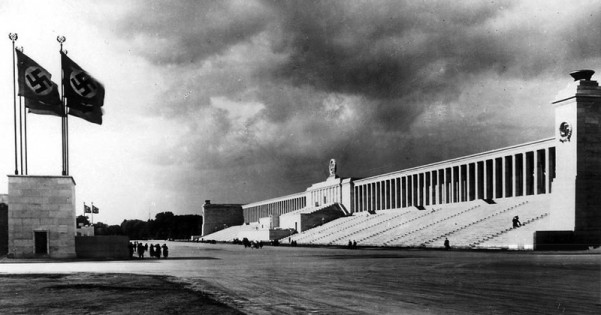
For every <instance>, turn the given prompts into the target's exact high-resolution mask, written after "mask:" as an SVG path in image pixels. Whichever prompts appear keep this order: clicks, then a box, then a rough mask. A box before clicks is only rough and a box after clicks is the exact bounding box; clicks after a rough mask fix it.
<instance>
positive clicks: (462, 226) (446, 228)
mask: <svg viewBox="0 0 601 315" xmlns="http://www.w3.org/2000/svg"><path fill="white" fill-rule="evenodd" d="M527 203H528V201H527V200H525V201H523V202H521V203H519V204H516V205H513V206H510V207H503V205H498V206H497V207H494V208H496V209H490V208H491V207H485V208H484V209H485V210H486V212H484V215H482V213H473V215H472V219H471V220H462V221H459V222H454V223H455V224H454V225H449V224H443V225H439V226H436V229H435V230H434V231H432V232H434V233H436V234H434V236H432V234H430V237H429V238H427V240H426V241H425V242H423V243H421V244H420V246H426V247H431V244H432V243H434V242H436V241H439V240H442V239H444V238H445V237H448V236H451V235H453V234H455V233H458V232H461V231H464V230H467V229H470V230H471V229H472V226H474V225H477V224H482V223H485V222H486V221H487V220H490V219H492V218H494V217H495V216H498V215H501V214H503V213H506V212H509V211H512V210H515V209H516V208H518V207H521V206H523V205H525V204H527ZM499 206H501V208H502V209H501V210H497V209H498V208H499ZM490 210H493V211H495V210H496V211H495V212H494V213H492V214H488V215H487V213H489V211H490ZM465 222H467V223H465ZM441 231H442V233H441ZM435 247H438V246H435Z"/></svg>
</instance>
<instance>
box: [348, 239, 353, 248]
mask: <svg viewBox="0 0 601 315" xmlns="http://www.w3.org/2000/svg"><path fill="white" fill-rule="evenodd" d="M348 248H353V242H351V240H348Z"/></svg>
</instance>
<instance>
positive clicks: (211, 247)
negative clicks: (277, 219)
mask: <svg viewBox="0 0 601 315" xmlns="http://www.w3.org/2000/svg"><path fill="white" fill-rule="evenodd" d="M162 243H163V242H161V244H162ZM167 244H168V245H169V247H170V257H169V259H161V260H157V259H144V260H131V261H27V260H11V259H1V260H0V282H1V283H2V284H3V288H6V287H8V286H7V284H10V286H11V287H12V288H13V289H11V290H10V291H9V292H7V290H6V289H5V290H4V291H0V294H1V295H0V309H5V306H6V305H9V304H10V303H12V302H11V301H13V300H11V299H13V297H11V295H10V292H17V290H19V288H21V289H23V288H24V286H25V287H26V286H27V284H26V283H31V284H32V285H30V288H29V290H22V291H19V292H22V294H23V295H24V296H21V297H20V299H21V301H25V302H28V303H29V304H27V303H25V304H27V305H29V306H31V307H33V305H35V304H36V303H41V301H44V299H43V298H41V296H42V295H40V294H41V293H44V292H53V294H57V296H60V294H63V295H64V301H70V299H69V298H70V297H73V292H74V291H73V290H75V291H78V290H79V291H81V292H90V293H92V295H91V296H89V297H91V298H92V299H91V301H89V302H85V301H84V300H81V299H79V297H78V298H77V299H76V301H77V302H76V303H78V304H85V303H92V302H93V303H95V304H94V305H97V306H98V307H99V306H102V305H104V307H105V309H104V311H103V312H104V313H108V312H113V313H114V312H117V313H119V312H122V313H132V312H133V313H136V311H135V310H136V309H137V310H139V312H141V313H172V314H177V313H195V314H198V313H203V314H211V313H213V314H224V313H228V312H229V313H236V310H239V311H241V312H243V313H247V314H309V313H314V314H555V313H563V314H598V313H600V312H601V306H600V305H599V303H600V302H601V297H600V291H601V255H600V254H599V252H598V251H592V252H577V253H566V252H486V251H477V252H472V251H435V250H387V249H357V250H350V249H333V248H302V247H295V248H294V247H264V248H263V249H245V248H244V247H243V246H239V245H226V244H201V243H176V242H169V243H167ZM99 274H100V275H99ZM131 274H138V275H142V276H132V275H131ZM52 275H54V276H52ZM155 276H158V277H155ZM19 279H21V280H19ZM20 281H21V282H22V284H20ZM48 287H50V288H51V289H48ZM99 287H100V288H101V289H102V290H100V291H99ZM120 287H121V289H119V288H120ZM57 288H58V289H57ZM136 288H139V290H137V289H136ZM42 289H43V290H45V291H40V290H42ZM76 289H77V290H76ZM109 289H110V290H109ZM63 292H64V293H63ZM98 292H102V294H99V293H98ZM166 296H169V297H166ZM161 297H165V298H164V299H163V300H161ZM53 298H54V299H56V300H55V301H58V298H57V297H53ZM73 299H74V298H73ZM136 299H141V300H140V301H143V302H141V303H138V304H136V306H137V307H142V308H135V307H130V306H131V305H130V306H119V305H124V303H130V301H136ZM144 299H146V300H144ZM211 300H216V301H218V302H220V303H223V304H224V305H220V304H219V303H213V302H211ZM170 303H171V304H170ZM186 303H187V304H186ZM78 304H73V305H72V304H70V303H68V302H64V303H62V304H60V307H62V308H63V309H62V313H81V312H82V308H78V307H76V305H78ZM50 305H51V304H49V303H46V304H45V306H44V307H50ZM169 305H175V306H171V307H170V306H169ZM205 306H206V307H213V306H214V307H216V308H214V309H210V308H205V309H202V307H205ZM143 307H148V308H147V309H144V308H143ZM194 307H198V308H194ZM14 310H18V308H16V309H14ZM38 310H39V309H38ZM101 310H102V309H101ZM83 312H84V313H89V312H94V308H93V307H91V308H87V309H84V310H83ZM23 313H30V312H23ZM35 313H38V312H35ZM57 314H58V312H57Z"/></svg>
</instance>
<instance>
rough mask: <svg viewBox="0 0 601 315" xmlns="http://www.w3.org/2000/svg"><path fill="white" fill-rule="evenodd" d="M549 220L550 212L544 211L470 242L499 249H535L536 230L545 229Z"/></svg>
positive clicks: (479, 246) (481, 246)
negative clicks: (514, 225)
mask: <svg viewBox="0 0 601 315" xmlns="http://www.w3.org/2000/svg"><path fill="white" fill-rule="evenodd" d="M548 221H549V213H543V214H541V215H539V216H536V217H534V218H531V219H528V220H526V221H524V222H523V223H522V226H520V227H517V228H513V227H512V228H507V229H504V230H502V231H499V232H496V233H494V234H490V235H487V236H485V237H483V238H481V239H479V240H477V241H476V242H474V243H472V244H470V246H471V247H473V248H488V249H491V248H498V249H533V246H534V244H533V243H534V239H533V238H534V232H535V231H539V230H545V229H546V227H547V225H548Z"/></svg>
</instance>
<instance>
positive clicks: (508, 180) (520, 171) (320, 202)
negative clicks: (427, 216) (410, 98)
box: [242, 70, 601, 234]
mask: <svg viewBox="0 0 601 315" xmlns="http://www.w3.org/2000/svg"><path fill="white" fill-rule="evenodd" d="M592 73H593V72H592V71H590V70H586V71H579V72H574V73H572V74H571V75H572V76H573V77H574V81H576V84H575V86H574V91H573V93H572V94H571V95H568V96H566V97H565V98H563V99H559V100H557V101H556V102H554V103H553V105H552V106H554V109H555V128H554V129H555V135H554V136H553V137H549V138H546V139H541V140H538V141H533V142H529V143H523V144H518V145H514V146H510V147H506V148H500V149H496V150H491V151H488V152H483V153H478V154H473V155H469V156H464V157H459V158H454V159H450V160H446V161H441V162H437V163H432V164H428V165H423V166H418V167H413V168H409V169H404V170H399V171H396V172H390V173H386V174H381V175H376V176H371V177H368V178H361V179H357V178H340V177H339V176H338V175H337V173H336V161H335V160H333V159H332V160H331V161H330V164H329V177H328V178H327V179H326V180H325V181H323V182H319V183H315V184H313V185H311V186H310V187H308V188H307V189H306V190H305V191H302V192H299V193H295V194H291V195H287V196H281V197H278V198H273V199H268V200H263V201H258V202H253V203H250V204H246V205H243V206H242V209H243V217H244V224H247V225H248V224H252V223H256V222H259V221H261V220H262V219H263V220H264V219H265V218H269V224H270V228H287V229H294V230H297V231H298V226H299V224H298V222H296V223H295V224H294V225H293V223H291V222H295V221H294V220H288V219H286V220H284V218H285V217H286V216H293V215H299V216H300V215H303V214H305V215H307V214H311V213H316V212H318V211H320V209H323V208H324V207H327V206H328V205H331V204H336V205H339V206H340V207H341V208H342V209H343V212H344V214H345V215H352V214H359V213H362V212H369V213H372V212H376V211H379V210H394V209H401V210H402V209H416V210H424V209H431V208H434V207H437V206H443V205H448V204H458V203H464V202H471V201H475V200H483V201H486V202H491V203H494V202H495V200H499V199H510V198H518V197H524V196H536V195H540V196H542V198H549V200H550V203H549V204H550V206H549V208H550V209H548V210H549V213H550V217H551V219H550V224H549V225H548V226H547V227H546V228H545V230H549V231H580V232H583V233H586V232H591V233H593V234H595V233H598V232H599V231H601V88H599V86H598V83H597V82H596V81H592V80H591V79H590V76H591V75H592ZM299 218H300V217H299ZM299 220H300V219H299ZM298 232H300V231H298Z"/></svg>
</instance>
